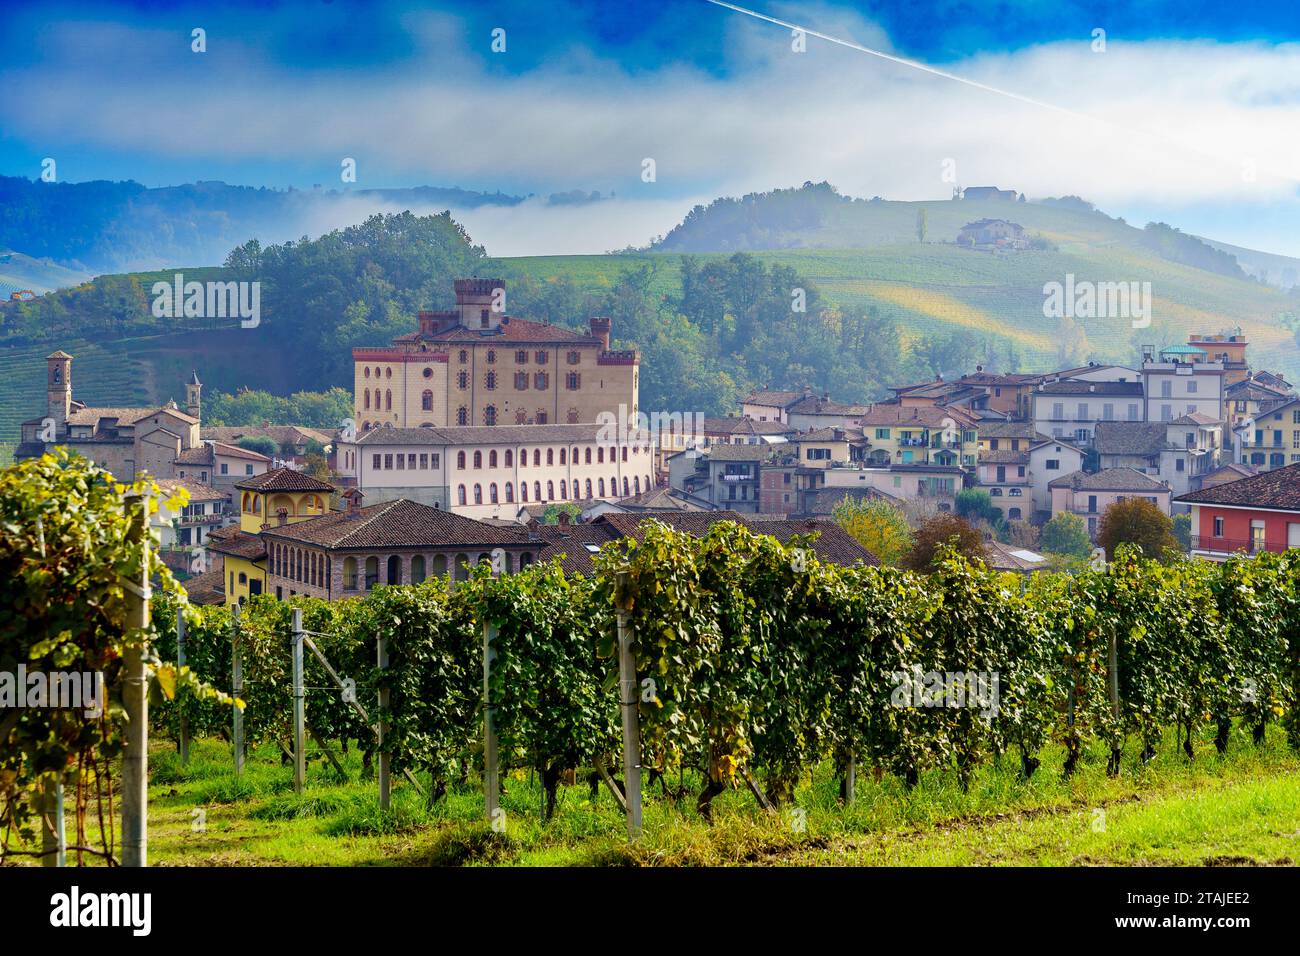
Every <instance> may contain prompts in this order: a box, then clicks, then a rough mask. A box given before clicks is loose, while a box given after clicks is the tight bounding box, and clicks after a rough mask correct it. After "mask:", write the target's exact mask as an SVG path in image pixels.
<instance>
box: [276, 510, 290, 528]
mask: <svg viewBox="0 0 1300 956" xmlns="http://www.w3.org/2000/svg"><path fill="white" fill-rule="evenodd" d="M288 523H289V509H288V508H279V509H277V510H276V512H275V526H276V527H277V528H283V527H284V526H285V525H287V524H288Z"/></svg>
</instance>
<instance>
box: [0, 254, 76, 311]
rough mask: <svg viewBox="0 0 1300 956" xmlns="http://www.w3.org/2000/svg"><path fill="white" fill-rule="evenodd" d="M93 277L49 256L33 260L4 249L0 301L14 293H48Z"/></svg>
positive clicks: (0, 258)
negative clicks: (65, 266) (54, 260)
mask: <svg viewBox="0 0 1300 956" xmlns="http://www.w3.org/2000/svg"><path fill="white" fill-rule="evenodd" d="M89 278H90V275H89V274H88V273H85V272H81V271H78V270H76V269H67V268H64V267H63V266H61V265H58V264H57V263H55V262H53V261H51V260H49V259H33V258H32V257H31V256H25V255H23V254H22V253H21V252H15V251H13V250H12V249H10V250H4V251H0V301H3V300H5V299H8V298H9V296H10V293H13V292H23V291H28V292H32V293H35V294H36V295H44V294H45V293H46V292H53V291H54V290H55V289H64V288H67V287H68V286H73V285H77V284H79V283H82V282H85V281H86V280H87V279H89Z"/></svg>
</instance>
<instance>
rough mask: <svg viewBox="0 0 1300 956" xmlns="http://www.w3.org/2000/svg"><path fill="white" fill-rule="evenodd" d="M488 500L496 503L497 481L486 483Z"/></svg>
mask: <svg viewBox="0 0 1300 956" xmlns="http://www.w3.org/2000/svg"><path fill="white" fill-rule="evenodd" d="M488 501H489V502H491V503H492V504H496V503H497V483H496V482H495V481H494V482H492V484H490V485H488Z"/></svg>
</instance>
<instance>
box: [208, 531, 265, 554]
mask: <svg viewBox="0 0 1300 956" xmlns="http://www.w3.org/2000/svg"><path fill="white" fill-rule="evenodd" d="M207 544H208V550H209V551H215V552H216V553H217V554H229V555H231V556H232V557H236V558H244V559H246V560H248V561H257V560H260V559H261V558H264V557H266V546H265V545H264V544H262V539H261V538H260V537H258V536H257V535H255V534H249V533H248V532H246V531H240V530H239V527H238V526H236V525H231V526H230V527H228V528H217V529H215V530H214V531H211V532H209V533H208V541H207Z"/></svg>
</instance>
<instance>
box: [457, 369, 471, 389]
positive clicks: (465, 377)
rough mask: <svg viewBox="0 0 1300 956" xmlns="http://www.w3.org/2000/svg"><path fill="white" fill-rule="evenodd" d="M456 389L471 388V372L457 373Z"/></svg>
mask: <svg viewBox="0 0 1300 956" xmlns="http://www.w3.org/2000/svg"><path fill="white" fill-rule="evenodd" d="M456 387H457V388H469V372H457V373H456Z"/></svg>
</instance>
